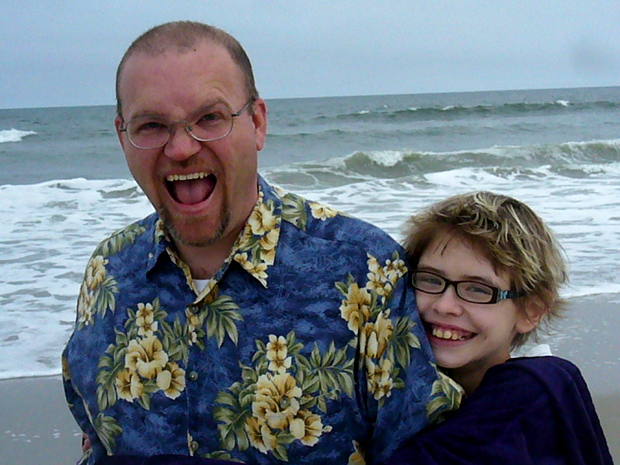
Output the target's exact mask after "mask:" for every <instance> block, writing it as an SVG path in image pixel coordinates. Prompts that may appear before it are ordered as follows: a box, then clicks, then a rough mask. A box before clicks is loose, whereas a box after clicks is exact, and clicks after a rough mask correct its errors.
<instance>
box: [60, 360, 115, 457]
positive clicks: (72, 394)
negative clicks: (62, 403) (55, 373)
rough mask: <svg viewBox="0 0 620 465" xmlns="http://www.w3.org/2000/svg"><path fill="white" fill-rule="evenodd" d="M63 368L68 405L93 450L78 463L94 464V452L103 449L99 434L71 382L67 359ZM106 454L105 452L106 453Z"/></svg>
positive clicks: (63, 362)
mask: <svg viewBox="0 0 620 465" xmlns="http://www.w3.org/2000/svg"><path fill="white" fill-rule="evenodd" d="M62 366H63V376H62V378H63V388H64V392H65V398H66V399H67V404H68V406H69V410H70V411H71V414H72V415H73V418H74V419H75V421H76V423H77V424H78V425H79V427H80V429H81V430H82V432H83V433H84V434H86V435H87V436H88V438H89V439H90V444H91V448H90V449H89V450H87V451H86V452H85V453H84V454H83V455H82V457H81V458H80V460H79V461H78V462H77V463H78V465H86V464H92V463H94V460H93V459H92V457H93V452H94V451H95V450H96V449H99V448H101V449H103V445H102V444H101V442H100V441H99V437H98V436H97V432H96V431H95V429H94V427H93V425H92V422H91V419H90V415H89V414H88V411H87V409H86V407H85V405H84V400H83V399H82V396H81V395H80V393H79V392H78V391H77V390H76V389H75V387H74V386H73V383H72V382H71V373H70V372H69V368H68V366H67V363H66V359H65V357H64V354H63V357H62ZM104 454H105V452H104Z"/></svg>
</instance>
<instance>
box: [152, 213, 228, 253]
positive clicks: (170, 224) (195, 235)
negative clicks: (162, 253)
mask: <svg viewBox="0 0 620 465" xmlns="http://www.w3.org/2000/svg"><path fill="white" fill-rule="evenodd" d="M159 216H160V218H161V219H162V221H163V223H164V226H165V227H166V229H167V230H168V232H169V233H170V236H172V239H173V240H174V242H175V244H177V245H182V246H186V247H207V246H210V245H213V244H215V243H216V242H217V241H218V240H220V239H221V238H222V236H223V234H224V231H225V230H226V227H227V226H228V215H226V214H224V215H222V216H221V218H220V221H219V222H218V223H219V224H217V225H210V224H208V222H207V219H206V218H182V219H179V218H174V217H172V216H171V215H170V214H169V213H168V212H167V211H160V213H159Z"/></svg>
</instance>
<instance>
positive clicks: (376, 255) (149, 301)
mask: <svg viewBox="0 0 620 465" xmlns="http://www.w3.org/2000/svg"><path fill="white" fill-rule="evenodd" d="M406 273H407V269H406V266H405V262H404V261H403V250H402V249H401V248H400V247H399V246H398V244H396V243H395V242H394V241H393V240H392V239H391V238H390V237H389V236H388V235H387V234H386V233H384V232H383V231H381V230H380V229H378V228H376V227H374V226H372V225H370V224H368V223H365V222H362V221H360V220H357V219H353V218H350V217H348V216H346V215H344V214H342V213H339V212H336V211H335V210H332V209H330V208H328V207H325V206H323V205H320V204H318V203H315V202H310V201H307V200H305V199H303V198H301V197H299V196H297V195H294V194H291V193H286V192H283V191H281V190H279V189H277V188H274V187H272V186H270V185H268V184H267V183H266V182H265V181H264V180H263V179H262V178H260V179H259V199H258V201H257V204H256V205H255V207H254V210H253V212H252V214H251V216H250V217H249V219H248V221H247V223H246V225H245V228H244V230H243V232H242V233H241V235H240V236H239V238H238V239H237V241H236V243H235V245H234V246H233V249H232V251H231V253H230V255H229V257H228V259H227V260H226V261H225V263H224V264H223V265H222V267H221V269H220V270H219V271H218V272H217V274H216V275H215V276H214V277H213V278H212V279H210V280H209V281H208V282H207V284H206V287H204V288H203V289H201V288H200V287H199V286H197V284H196V283H195V282H194V280H193V279H192V277H191V274H190V270H189V268H188V267H187V265H186V264H185V263H183V262H182V261H181V260H180V258H179V256H178V255H177V253H176V252H175V249H174V245H173V243H172V242H171V241H170V240H169V238H168V235H167V233H166V231H165V228H164V227H163V225H162V222H161V221H160V219H159V218H158V216H157V215H156V214H152V215H151V216H149V217H147V218H145V219H143V220H141V221H138V222H137V223H135V224H132V225H131V226H129V227H127V228H125V229H123V230H121V231H119V232H117V233H115V234H114V235H112V236H111V237H110V238H108V239H106V240H105V241H103V242H102V243H101V244H100V245H99V246H98V247H97V249H96V250H95V252H94V253H93V255H92V257H91V259H90V261H89V263H88V266H87V268H86V273H85V277H84V281H83V283H82V286H81V288H80V296H79V299H78V306H77V320H76V325H75V329H74V331H73V333H72V335H71V338H70V340H69V342H68V344H67V346H66V349H65V351H64V353H63V380H64V385H65V391H66V396H67V400H68V402H69V407H70V409H71V411H72V413H73V415H74V417H75V418H76V420H77V422H78V424H79V425H80V427H81V428H82V430H83V431H84V432H85V433H87V434H88V436H89V437H90V440H91V444H92V448H91V450H90V451H88V452H87V454H85V456H84V457H83V458H82V463H89V464H92V463H94V462H95V461H96V460H97V459H98V458H99V457H101V456H104V455H106V454H107V455H114V454H133V455H143V456H148V455H154V454H181V455H194V456H202V457H209V458H219V459H227V460H233V461H238V462H244V463H252V464H267V463H280V462H291V463H295V464H311V463H312V464H314V463H342V464H344V463H352V464H364V463H372V462H373V461H376V460H382V459H385V458H386V457H387V456H389V454H390V453H391V452H393V451H394V449H395V448H397V447H398V446H399V445H401V444H402V443H403V442H404V441H405V440H406V439H407V438H409V437H410V436H411V435H413V434H415V433H416V432H417V431H419V430H420V429H421V428H423V427H424V426H426V425H427V424H429V423H430V422H433V421H435V420H437V419H438V418H439V417H440V416H441V415H442V414H443V413H444V412H445V411H448V410H450V409H453V408H455V407H456V406H458V403H459V400H460V391H459V390H458V388H457V387H455V386H454V385H453V384H452V383H451V382H450V380H448V379H446V378H445V377H443V376H440V375H439V374H438V372H437V370H436V368H435V365H434V363H433V360H432V355H431V351H430V348H429V345H428V342H427V341H426V339H425V336H424V332H423V330H422V328H421V325H420V320H419V317H418V314H417V310H416V306H415V302H414V295H413V292H412V290H411V288H409V287H408V286H407V285H406V276H405V275H406Z"/></svg>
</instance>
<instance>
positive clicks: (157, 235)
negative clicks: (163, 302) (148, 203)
mask: <svg viewBox="0 0 620 465" xmlns="http://www.w3.org/2000/svg"><path fill="white" fill-rule="evenodd" d="M281 223H282V199H281V198H280V195H279V194H278V192H277V191H276V190H275V189H274V188H273V187H271V186H270V185H269V184H267V182H266V181H265V180H264V179H263V178H262V177H261V176H260V175H259V176H258V200H257V201H256V204H255V205H254V208H253V209H252V213H251V214H250V216H249V217H248V219H247V221H246V223H245V226H244V228H243V230H242V231H241V234H239V237H237V240H236V241H235V243H234V244H233V247H232V249H231V251H230V254H229V255H228V258H227V259H226V260H225V261H224V263H223V264H222V267H221V268H220V269H219V270H218V272H217V273H216V274H215V276H214V277H213V278H212V279H211V280H210V281H209V283H208V284H207V286H206V287H205V288H204V289H203V290H202V292H198V290H197V289H196V287H195V286H194V283H193V279H192V277H191V273H190V270H189V267H188V266H187V265H186V264H185V263H184V262H183V261H182V260H181V259H180V257H179V256H178V254H177V253H176V249H175V247H174V243H173V242H172V240H171V238H170V235H169V233H168V232H167V230H166V228H165V227H164V225H163V222H162V221H161V219H158V220H157V222H156V223H155V228H154V232H153V238H154V252H153V254H150V255H149V260H148V263H147V271H149V270H151V269H152V268H153V267H154V266H155V264H156V262H157V260H158V259H159V257H160V256H161V254H162V253H163V252H164V251H166V252H167V255H168V256H169V258H170V260H172V262H173V263H175V264H176V265H177V266H178V267H179V268H181V269H182V270H183V272H184V274H185V277H186V278H187V282H188V284H189V286H190V287H191V288H192V289H193V290H194V292H196V294H197V295H198V299H197V300H202V298H203V297H204V296H205V295H208V294H209V293H210V292H211V290H212V289H213V287H215V285H216V284H217V283H218V282H219V281H220V280H221V279H222V276H223V275H224V273H225V272H226V271H227V269H228V267H229V266H230V263H231V262H232V261H233V260H234V261H235V262H237V263H238V264H239V265H241V267H242V268H243V269H244V270H245V271H246V272H247V273H249V274H250V275H251V276H252V277H253V278H255V279H256V280H257V281H258V282H259V283H260V284H261V285H262V286H263V287H264V288H267V287H268V284H267V279H268V278H269V268H270V267H271V266H272V265H273V264H274V263H275V258H276V250H277V246H278V243H279V240H280V225H281Z"/></svg>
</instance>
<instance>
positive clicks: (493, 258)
mask: <svg viewBox="0 0 620 465" xmlns="http://www.w3.org/2000/svg"><path fill="white" fill-rule="evenodd" d="M405 249H406V251H407V256H408V262H409V269H410V277H411V282H412V284H413V287H414V288H415V293H416V300H417V304H418V307H419V311H420V315H421V318H422V322H423V324H424V325H425V328H426V332H427V335H428V338H429V340H430V343H431V347H432V349H433V352H434V354H435V358H436V361H437V365H438V366H439V367H441V369H442V371H443V372H444V373H446V374H447V375H448V376H450V377H451V378H452V379H454V380H455V381H456V382H458V383H459V384H460V385H461V386H462V387H463V388H464V390H465V399H464V400H463V402H462V404H461V408H460V409H459V410H458V411H456V412H454V413H453V414H452V416H450V417H449V418H448V419H447V420H446V421H444V422H443V423H441V424H439V425H437V426H435V427H433V428H430V429H427V430H426V431H423V432H421V433H419V434H418V435H417V436H416V437H415V438H414V439H413V440H412V441H411V442H410V443H409V444H408V445H407V446H406V447H405V448H403V449H401V450H400V451H399V452H398V453H397V454H396V455H395V456H394V457H393V460H392V461H391V462H390V463H415V464H444V463H450V464H503V465H505V464H515V465H516V464H519V465H522V464H579V465H586V464H587V465H597V464H611V463H612V458H611V455H610V453H609V449H608V447H607V443H606V440H605V437H604V435H603V431H602V429H601V426H600V423H599V419H598V417H597V415H596V412H595V409H594V405H593V403H592V399H591V396H590V393H589V392H588V389H587V386H586V383H585V381H584V379H583V378H582V376H581V374H580V372H579V370H578V369H577V367H575V366H574V365H573V364H572V363H570V362H568V361H566V360H563V359H561V358H558V357H553V356H546V357H531V358H512V359H511V357H510V352H511V350H514V349H517V348H519V347H521V346H522V345H523V344H524V343H525V342H526V341H527V340H529V339H534V340H535V339H536V335H537V334H536V333H537V330H538V328H539V327H541V326H546V325H547V324H548V323H549V322H551V321H552V320H553V319H555V318H557V317H559V316H560V315H561V312H562V310H563V309H564V307H565V302H564V301H563V299H562V298H561V297H560V296H559V289H560V287H561V286H562V285H563V284H564V283H565V282H566V281H567V271H566V263H565V260H564V258H563V255H562V252H561V248H560V246H559V244H558V243H557V241H556V239H555V237H554V235H553V233H552V232H551V230H550V229H549V228H548V227H547V226H546V225H545V223H544V222H543V221H542V220H541V219H540V218H539V217H538V216H537V215H536V214H535V213H534V212H533V211H532V210H531V209H530V208H529V207H527V206H526V205H524V204H523V203H521V202H519V201H517V200H515V199H512V198H510V197H506V196H503V195H496V194H492V193H489V192H476V193H472V194H466V195H458V196H454V197H451V198H449V199H447V200H444V201H442V202H439V203H437V204H435V205H432V206H431V207H430V208H428V209H427V210H426V211H424V212H422V213H420V214H418V215H415V216H413V218H412V219H411V221H410V223H409V229H408V232H407V237H406V240H405Z"/></svg>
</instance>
